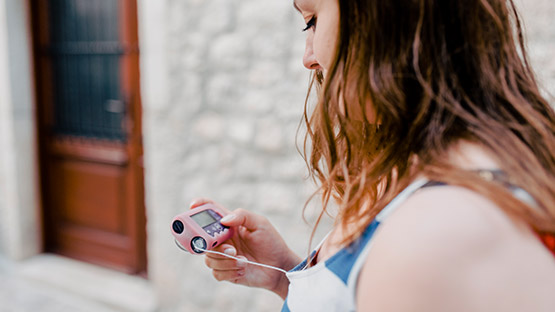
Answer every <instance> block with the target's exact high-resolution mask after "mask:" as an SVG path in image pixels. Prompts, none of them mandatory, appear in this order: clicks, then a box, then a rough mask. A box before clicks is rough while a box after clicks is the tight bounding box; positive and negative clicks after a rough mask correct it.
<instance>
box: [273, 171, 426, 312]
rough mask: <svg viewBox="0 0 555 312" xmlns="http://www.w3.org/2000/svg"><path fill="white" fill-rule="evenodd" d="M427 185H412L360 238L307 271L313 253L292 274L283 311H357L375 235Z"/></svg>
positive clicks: (377, 217)
mask: <svg viewBox="0 0 555 312" xmlns="http://www.w3.org/2000/svg"><path fill="white" fill-rule="evenodd" d="M427 183H428V181H427V180H426V179H418V180H416V181H414V182H413V183H412V184H410V185H409V186H408V187H407V188H406V189H404V190H403V191H402V192H401V193H399V194H398V195H397V196H396V197H395V198H394V199H393V200H392V201H391V202H390V203H389V204H388V205H387V206H386V207H385V208H384V209H383V210H382V211H381V212H380V213H379V214H378V215H377V216H376V218H375V219H374V221H372V223H370V225H368V227H367V228H366V229H365V231H364V233H363V234H362V235H361V236H360V237H359V238H358V239H356V240H355V241H354V242H352V243H351V244H350V245H349V246H347V247H344V248H343V249H341V250H339V251H338V252H337V253H335V254H334V255H332V256H331V257H330V258H328V259H327V260H326V261H323V262H319V263H317V264H316V265H314V266H311V267H309V268H307V263H308V261H311V260H312V258H313V257H314V255H315V253H316V251H313V252H312V255H311V256H310V257H309V259H306V260H304V261H303V262H302V263H300V264H299V265H297V266H296V267H295V268H293V269H292V270H291V271H289V272H288V273H287V278H288V279H289V292H288V294H287V298H286V299H285V302H284V304H283V308H282V310H281V311H282V312H287V311H292V312H307V311H318V312H328V311H329V312H339V311H341V312H347V311H349V312H350V311H355V310H356V304H355V303H356V298H355V294H356V285H357V280H358V276H359V273H360V270H361V269H362V266H363V265H364V262H365V259H366V255H367V254H368V252H369V250H370V248H371V246H372V236H373V235H374V233H375V231H376V229H377V228H378V227H379V226H380V224H381V223H382V222H383V221H384V220H385V219H386V218H387V217H388V216H389V215H390V214H391V213H392V212H393V211H394V210H395V209H396V208H397V207H398V206H399V205H400V204H401V203H402V202H403V201H405V200H406V199H407V198H408V197H409V196H410V195H412V194H413V193H414V192H415V191H417V190H418V189H420V188H421V187H423V186H424V185H426V184H427ZM321 244H322V243H320V245H319V246H321ZM318 249H319V247H317V248H316V250H318Z"/></svg>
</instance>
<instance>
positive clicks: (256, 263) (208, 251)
mask: <svg viewBox="0 0 555 312" xmlns="http://www.w3.org/2000/svg"><path fill="white" fill-rule="evenodd" d="M175 244H176V245H177V247H179V248H180V249H182V250H185V251H187V250H186V249H185V248H183V246H181V244H179V242H178V241H177V240H176V241H175ZM195 247H196V248H197V249H198V250H200V251H203V252H207V253H211V254H215V255H220V256H224V257H227V258H230V259H234V260H237V261H240V262H246V263H248V264H252V265H256V266H259V267H263V268H267V269H271V270H276V271H279V272H281V273H285V274H287V271H285V270H284V269H280V268H278V267H275V266H271V265H267V264H262V263H258V262H254V261H249V260H246V259H239V258H237V257H234V256H231V255H228V254H225V253H223V252H219V251H212V250H206V249H204V248H201V247H200V246H195Z"/></svg>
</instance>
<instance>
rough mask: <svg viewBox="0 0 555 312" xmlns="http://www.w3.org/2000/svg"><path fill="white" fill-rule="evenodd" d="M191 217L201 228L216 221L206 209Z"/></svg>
mask: <svg viewBox="0 0 555 312" xmlns="http://www.w3.org/2000/svg"><path fill="white" fill-rule="evenodd" d="M191 218H192V219H193V220H194V221H195V222H196V223H197V224H198V225H200V227H202V228H203V227H205V226H207V225H210V224H212V223H214V222H216V221H218V220H216V219H214V217H212V216H211V215H210V213H208V210H205V211H203V212H199V213H197V214H194V215H192V216H191Z"/></svg>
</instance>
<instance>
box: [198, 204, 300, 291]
mask: <svg viewBox="0 0 555 312" xmlns="http://www.w3.org/2000/svg"><path fill="white" fill-rule="evenodd" d="M206 203H211V204H214V205H217V206H218V207H219V208H221V209H222V210H224V211H228V210H227V209H225V208H223V207H221V206H220V205H218V204H216V203H214V202H213V201H211V200H208V199H197V200H195V201H193V202H192V203H191V209H194V208H195V207H198V206H201V205H203V204H206ZM220 222H221V223H222V224H223V225H226V226H230V227H234V228H235V234H234V235H233V237H232V238H231V239H229V240H228V241H227V242H226V243H224V244H222V245H220V246H218V247H216V248H214V251H219V252H223V253H226V254H228V255H231V256H236V257H238V258H239V259H247V260H249V261H254V262H258V263H262V264H267V265H271V266H275V267H278V268H281V269H284V270H290V269H292V268H293V267H294V266H295V265H297V264H298V263H299V262H300V261H301V259H300V258H299V257H298V256H297V255H295V253H293V252H292V251H291V250H290V249H289V247H287V245H286V243H285V242H284V241H283V238H282V237H281V236H280V235H279V233H278V232H277V230H276V229H275V228H274V227H273V226H272V224H271V223H270V222H269V221H268V219H266V218H265V217H263V216H260V215H257V214H255V213H252V212H249V211H247V210H244V209H237V210H235V211H233V212H229V214H228V215H227V216H225V217H224V218H223V219H222V220H220ZM206 265H207V266H208V267H209V268H211V269H212V274H213V275H214V277H215V278H216V279H217V280H218V281H230V282H232V283H236V284H241V285H246V286H250V287H260V288H265V289H268V290H270V291H273V292H275V293H276V294H278V295H279V296H281V297H282V298H284V299H285V297H286V296H287V291H288V287H289V281H288V280H287V277H286V276H285V274H284V273H282V272H279V271H276V270H271V269H267V268H262V267H259V266H254V265H249V264H247V263H245V262H241V261H237V260H234V259H230V258H226V257H224V256H220V255H215V254H208V253H207V254H206Z"/></svg>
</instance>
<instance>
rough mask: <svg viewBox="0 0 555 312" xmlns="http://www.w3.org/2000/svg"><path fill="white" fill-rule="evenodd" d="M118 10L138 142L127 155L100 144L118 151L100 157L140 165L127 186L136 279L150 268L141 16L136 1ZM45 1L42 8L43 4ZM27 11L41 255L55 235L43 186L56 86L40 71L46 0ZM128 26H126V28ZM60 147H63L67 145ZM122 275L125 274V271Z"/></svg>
mask: <svg viewBox="0 0 555 312" xmlns="http://www.w3.org/2000/svg"><path fill="white" fill-rule="evenodd" d="M117 1H118V4H119V6H120V29H119V32H120V42H121V43H122V44H123V45H124V46H126V47H129V48H128V49H127V51H126V53H127V54H126V56H125V57H122V60H121V63H120V68H121V78H120V83H121V90H122V94H123V95H124V96H125V98H126V99H125V100H126V102H128V104H127V108H128V111H129V112H128V115H127V116H128V118H127V121H126V126H125V128H126V133H127V141H129V142H131V141H133V142H135V143H133V144H127V145H126V149H125V153H122V152H121V151H118V148H117V145H118V144H117V143H116V144H113V143H105V144H104V143H101V145H102V146H104V147H106V148H108V150H110V146H111V145H112V147H114V148H113V149H111V150H112V152H111V153H107V154H106V153H104V154H103V155H98V153H96V154H97V156H100V157H101V158H102V157H105V158H106V161H107V162H111V161H115V162H118V161H122V160H123V158H129V159H128V160H129V162H130V163H135V164H139V165H138V166H130V168H129V169H128V170H133V173H132V174H129V175H128V178H127V179H126V185H128V188H129V189H130V190H133V191H132V192H130V194H129V196H128V197H126V199H127V200H128V201H129V203H128V205H130V206H133V207H137V208H135V209H133V210H131V211H132V213H133V215H131V216H130V218H131V219H133V220H135V222H132V223H130V224H129V231H130V233H131V235H132V236H133V237H136V238H137V240H136V245H135V246H134V248H135V249H136V250H137V253H138V254H140V255H141V256H140V257H138V259H139V260H138V263H137V267H139V268H140V269H139V270H138V271H133V272H128V273H134V274H141V275H144V276H146V269H147V252H146V243H147V239H146V206H145V200H144V167H143V160H142V155H143V150H142V106H141V97H140V71H139V48H138V47H139V43H138V15H137V13H138V12H137V0H117ZM41 2H42V3H41ZM25 3H26V5H27V8H28V21H29V25H30V30H31V31H30V38H31V39H32V40H30V41H31V47H32V48H31V49H30V50H31V59H32V62H31V63H32V69H33V71H32V79H33V82H34V85H33V90H34V91H35V92H34V94H35V96H34V101H33V102H34V107H35V116H34V117H35V129H36V133H35V135H36V144H37V145H36V146H37V167H38V171H37V172H38V173H37V180H38V183H37V184H38V187H37V188H38V193H39V196H38V197H39V200H38V202H39V203H38V209H39V211H40V220H39V225H40V226H39V228H41V240H42V241H41V243H42V245H41V246H42V248H41V249H42V251H43V252H44V251H48V246H49V245H51V242H50V241H49V240H48V238H49V235H48V232H49V231H50V230H51V227H50V222H49V218H50V216H49V215H48V213H47V211H46V210H45V209H47V205H48V196H49V195H48V194H47V192H45V185H47V183H48V176H47V174H44V172H45V170H47V168H48V164H47V162H48V160H47V157H46V155H47V151H48V149H50V150H51V149H52V146H51V145H52V144H51V143H50V146H47V142H46V138H48V137H49V134H46V135H41V132H42V131H45V130H46V129H47V127H48V125H49V124H51V121H52V119H53V116H52V115H51V112H52V111H53V110H52V107H49V105H51V101H50V100H48V99H47V100H45V99H43V98H48V97H52V93H51V92H52V91H51V90H53V88H52V84H51V82H50V79H49V72H50V69H46V70H44V69H43V68H42V67H43V66H46V67H49V66H51V62H47V61H42V60H41V59H40V57H41V55H40V53H39V49H41V48H42V40H44V38H48V37H49V34H48V27H43V26H44V25H39V21H41V20H42V21H45V20H47V14H48V12H47V10H44V9H38V8H39V7H41V6H43V5H44V1H43V0H27V1H25ZM126 25H127V26H126ZM61 148H64V147H63V146H62V147H61ZM72 153H77V154H89V155H94V154H95V151H94V149H89V148H78V149H75V150H73V151H72ZM122 270H123V271H126V270H125V269H124V268H123V269H122Z"/></svg>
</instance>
